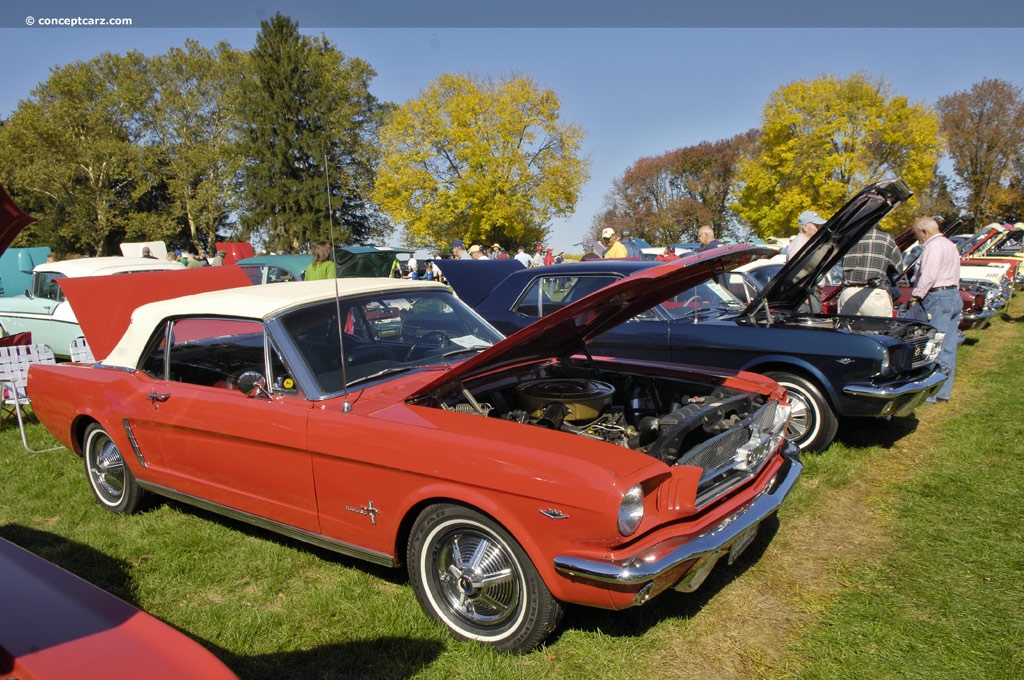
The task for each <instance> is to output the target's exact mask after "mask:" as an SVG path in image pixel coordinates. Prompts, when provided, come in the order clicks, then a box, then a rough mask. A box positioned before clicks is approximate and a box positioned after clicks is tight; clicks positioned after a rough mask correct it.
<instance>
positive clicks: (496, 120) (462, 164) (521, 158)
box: [373, 74, 589, 248]
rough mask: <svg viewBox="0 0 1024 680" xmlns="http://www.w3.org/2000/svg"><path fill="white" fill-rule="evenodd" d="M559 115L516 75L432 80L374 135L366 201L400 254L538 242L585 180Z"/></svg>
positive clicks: (573, 135)
mask: <svg viewBox="0 0 1024 680" xmlns="http://www.w3.org/2000/svg"><path fill="white" fill-rule="evenodd" d="M559 107H560V104H559V100H558V96H557V95H556V94H555V93H554V92H553V91H552V90H549V89H543V88H541V87H540V86H539V85H538V84H537V83H535V82H534V81H533V80H530V79H529V78H525V77H521V76H518V77H512V78H509V79H505V80H498V79H482V78H476V77H473V76H469V75H454V74H445V75H442V76H440V77H438V78H437V79H436V80H434V81H433V82H432V83H430V85H429V86H428V87H427V89H426V90H424V91H423V92H422V93H421V94H420V95H419V96H418V97H417V98H415V99H412V100H410V101H408V102H406V103H405V104H404V105H402V106H400V107H398V109H397V110H395V111H394V112H393V113H392V115H391V117H390V119H389V121H388V122H387V123H386V124H385V125H384V126H383V127H382V129H381V131H380V137H379V139H380V152H381V165H380V167H379V169H378V172H377V181H376V185H375V187H374V192H373V198H374V201H375V202H376V203H377V204H378V205H379V206H380V208H381V209H382V210H383V211H384V212H386V213H387V214H389V215H390V216H391V218H392V219H394V220H395V221H396V222H398V223H400V224H402V225H403V226H404V230H405V234H404V240H405V242H406V243H407V244H408V245H410V246H440V245H448V244H450V243H451V242H452V241H453V240H454V239H457V238H458V239H462V240H464V241H465V242H466V244H467V245H468V244H469V243H471V242H474V243H482V244H490V243H500V244H502V245H503V246H505V247H506V248H514V246H516V245H524V244H527V245H528V244H533V243H540V242H543V240H544V238H545V236H546V235H547V231H548V226H547V225H548V222H549V221H550V220H551V219H552V218H554V217H564V216H567V215H570V214H571V213H572V212H573V210H574V209H575V206H576V201H577V199H578V196H579V192H580V189H581V187H582V186H583V183H584V182H585V181H586V180H587V177H588V173H589V170H588V162H587V160H586V159H585V158H584V157H583V156H582V155H581V144H582V141H583V132H582V130H581V129H580V128H579V126H577V125H573V124H567V123H564V122H562V121H561V120H560V118H559Z"/></svg>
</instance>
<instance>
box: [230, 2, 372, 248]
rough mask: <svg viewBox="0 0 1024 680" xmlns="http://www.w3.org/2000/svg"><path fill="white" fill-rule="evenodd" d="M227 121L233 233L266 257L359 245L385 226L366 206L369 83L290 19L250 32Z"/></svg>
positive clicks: (364, 67)
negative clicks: (233, 151)
mask: <svg viewBox="0 0 1024 680" xmlns="http://www.w3.org/2000/svg"><path fill="white" fill-rule="evenodd" d="M249 67H250V68H249V72H248V74H247V77H246V78H245V79H244V80H243V81H242V88H241V97H240V98H239V99H238V103H237V111H238V117H239V120H240V125H241V132H242V140H241V146H242V149H241V150H242V153H243V154H244V156H245V158H246V163H245V166H244V168H243V182H242V192H243V205H242V225H243V227H244V232H247V234H246V235H248V234H251V233H255V234H258V235H259V237H260V238H262V239H264V240H265V241H266V242H267V244H268V245H269V246H270V247H271V248H294V247H295V246H296V245H299V246H300V247H303V246H304V245H305V244H308V243H310V242H313V241H318V240H330V239H331V232H332V223H333V224H334V225H335V227H336V228H337V233H336V234H334V236H335V238H334V240H335V241H337V242H339V243H341V242H357V243H366V242H369V241H373V240H378V239H381V238H383V237H386V235H387V233H388V232H389V230H390V227H389V225H387V223H386V222H385V221H384V220H383V219H382V218H381V216H380V215H379V214H378V213H377V212H376V210H375V209H374V207H373V206H372V205H370V204H369V203H368V197H369V195H370V192H371V191H372V188H373V181H374V173H375V165H376V161H377V156H376V151H375V149H374V147H373V140H374V138H375V137H376V131H377V128H378V126H379V123H380V118H381V115H382V113H383V111H384V110H385V108H386V107H383V106H382V105H381V104H380V103H379V102H378V101H377V99H376V98H375V97H374V96H373V95H371V94H370V92H369V84H370V81H371V80H372V79H373V77H374V76H375V75H376V73H375V72H374V71H373V69H371V68H370V66H369V64H367V63H366V62H364V61H362V60H361V59H350V58H346V57H345V55H344V54H342V53H341V52H340V51H338V50H337V49H336V48H335V47H334V46H333V45H332V44H331V42H330V41H328V40H327V39H326V38H324V37H322V36H321V37H320V38H309V37H305V36H302V35H300V34H299V30H298V25H297V24H296V23H295V22H293V21H292V20H291V19H288V18H286V17H283V16H281V15H280V14H277V15H275V16H274V17H273V18H272V19H270V20H269V21H264V22H262V23H261V24H260V32H259V34H258V35H257V37H256V45H255V47H254V48H253V50H252V51H251V52H250V58H249Z"/></svg>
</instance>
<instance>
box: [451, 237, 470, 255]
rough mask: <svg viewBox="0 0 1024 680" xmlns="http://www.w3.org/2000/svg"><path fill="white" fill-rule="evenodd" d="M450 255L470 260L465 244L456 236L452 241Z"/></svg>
mask: <svg viewBox="0 0 1024 680" xmlns="http://www.w3.org/2000/svg"><path fill="white" fill-rule="evenodd" d="M452 257H454V258H455V259H456V260H470V259H472V258H471V257H470V256H469V253H467V252H466V244H465V243H463V242H462V239H461V238H457V239H455V240H454V241H452Z"/></svg>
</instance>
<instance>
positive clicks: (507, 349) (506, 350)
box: [413, 245, 775, 398]
mask: <svg viewBox="0 0 1024 680" xmlns="http://www.w3.org/2000/svg"><path fill="white" fill-rule="evenodd" d="M774 252H775V251H774V250H771V249H770V248H764V247H760V246H748V245H737V246H724V247H722V248H715V249H713V250H709V251H707V252H703V253H695V254H693V255H687V256H686V257H682V258H680V259H678V260H675V261H674V262H668V263H665V264H662V265H658V266H654V267H648V268H646V269H643V270H640V271H637V272H634V273H633V274H632V275H630V276H627V277H625V278H622V279H619V280H618V281H616V282H614V283H612V284H609V285H607V286H605V287H604V288H601V289H600V290H597V291H595V292H593V293H591V294H590V295H587V296H586V297H584V298H581V299H580V300H577V301H576V302H573V303H572V304H570V305H567V306H566V307H563V308H561V309H559V310H558V311H556V312H553V313H552V314H549V315H548V316H545V317H543V318H541V319H537V321H535V322H533V323H531V324H530V325H529V326H527V327H526V328H523V329H521V330H519V331H517V332H515V333H513V334H512V335H510V336H508V337H507V338H505V339H504V340H502V341H501V342H499V343H498V344H496V345H494V346H493V347H490V348H488V349H486V350H484V351H482V352H480V353H479V354H477V355H475V356H473V357H470V358H469V359H466V360H465V361H463V362H462V363H460V364H457V365H455V366H453V367H452V368H451V369H450V370H448V371H446V372H445V373H444V374H443V375H441V376H439V377H438V379H437V380H435V381H433V382H431V383H429V384H428V385H426V386H425V387H423V388H422V389H420V390H419V391H418V392H417V394H416V395H414V397H413V398H415V397H416V396H422V395H424V394H428V393H430V392H432V391H433V390H435V389H437V388H439V387H442V386H447V385H449V384H451V383H453V382H456V381H461V380H465V379H467V378H469V377H472V376H473V375H475V374H478V373H483V372H487V371H491V370H495V369H497V368H501V367H504V366H509V365H513V364H517V363H525V362H530V361H540V360H545V359H551V358H566V357H570V356H572V355H574V354H579V353H582V352H583V351H585V349H586V344H587V343H588V342H589V341H590V340H591V339H592V338H594V337H596V336H598V335H600V334H602V333H604V332H606V331H608V330H610V329H612V328H614V327H615V326H618V325H619V324H621V323H624V322H625V321H628V320H629V319H632V318H633V317H635V316H637V315H638V314H640V313H642V312H644V311H646V310H648V309H651V308H652V307H654V306H655V305H658V304H660V303H662V302H664V301H665V300H668V299H670V298H672V297H674V296H676V295H679V294H680V293H683V292H685V291H687V290H689V289H691V288H693V287H694V286H697V285H699V284H701V283H703V282H704V281H706V280H708V279H710V278H711V277H713V276H716V275H718V274H720V273H722V272H725V271H728V270H730V269H733V268H735V267H739V266H740V265H743V264H746V263H748V262H751V261H753V260H756V259H758V258H760V257H764V256H766V255H768V254H771V253H774ZM484 266H486V263H485V264H484ZM559 266H561V267H565V271H566V273H567V274H568V273H571V272H572V267H573V265H572V264H571V263H570V264H565V265H559Z"/></svg>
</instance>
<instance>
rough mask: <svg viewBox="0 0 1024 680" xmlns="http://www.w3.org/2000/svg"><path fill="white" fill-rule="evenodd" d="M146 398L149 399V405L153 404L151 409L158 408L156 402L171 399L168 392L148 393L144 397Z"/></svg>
mask: <svg viewBox="0 0 1024 680" xmlns="http://www.w3.org/2000/svg"><path fill="white" fill-rule="evenodd" d="M146 398H147V399H149V402H150V403H151V404H153V408H160V407H159V406H157V402H158V401H159V402H163V401H167V400H168V399H170V398H171V393H170V392H150V393H149V394H147V395H146Z"/></svg>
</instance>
